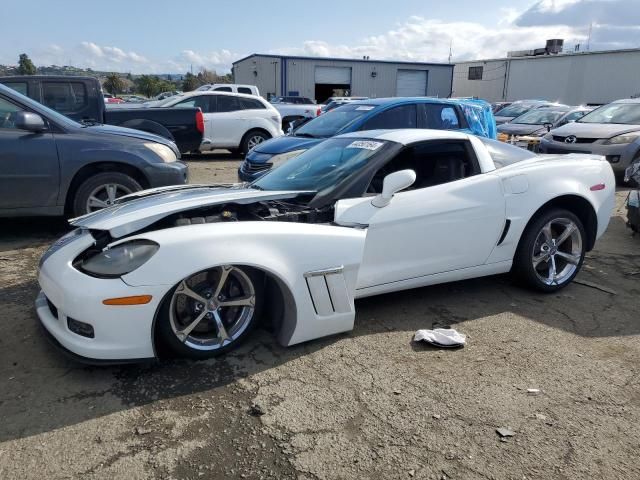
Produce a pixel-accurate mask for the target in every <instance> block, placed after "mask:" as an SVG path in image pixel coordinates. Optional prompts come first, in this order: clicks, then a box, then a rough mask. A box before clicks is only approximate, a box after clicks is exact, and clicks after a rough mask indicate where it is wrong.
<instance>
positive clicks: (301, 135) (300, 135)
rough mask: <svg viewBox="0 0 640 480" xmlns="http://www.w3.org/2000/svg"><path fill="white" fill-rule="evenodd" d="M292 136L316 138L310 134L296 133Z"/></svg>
mask: <svg viewBox="0 0 640 480" xmlns="http://www.w3.org/2000/svg"><path fill="white" fill-rule="evenodd" d="M294 136H296V137H305V138H317V137H316V136H315V135H312V134H310V133H296V134H295V135H294Z"/></svg>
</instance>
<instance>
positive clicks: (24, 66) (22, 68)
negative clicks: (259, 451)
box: [18, 53, 37, 75]
mask: <svg viewBox="0 0 640 480" xmlns="http://www.w3.org/2000/svg"><path fill="white" fill-rule="evenodd" d="M36 72H37V69H36V66H35V65H34V64H33V62H32V61H31V59H30V58H29V55H27V54H26V53H21V54H20V57H19V59H18V74H20V75H35V74H36Z"/></svg>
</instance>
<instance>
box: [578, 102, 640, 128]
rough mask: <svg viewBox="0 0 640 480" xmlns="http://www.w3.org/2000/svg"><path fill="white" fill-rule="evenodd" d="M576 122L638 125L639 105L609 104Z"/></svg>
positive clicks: (639, 119)
mask: <svg viewBox="0 0 640 480" xmlns="http://www.w3.org/2000/svg"><path fill="white" fill-rule="evenodd" d="M578 122H579V123H618V124H622V125H640V103H610V104H609V105H605V106H604V107H600V108H597V109H595V110H594V111H593V112H591V113H587V114H586V115H585V116H584V117H582V118H581V119H580V120H578Z"/></svg>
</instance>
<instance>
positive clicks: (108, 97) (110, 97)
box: [102, 93, 124, 104]
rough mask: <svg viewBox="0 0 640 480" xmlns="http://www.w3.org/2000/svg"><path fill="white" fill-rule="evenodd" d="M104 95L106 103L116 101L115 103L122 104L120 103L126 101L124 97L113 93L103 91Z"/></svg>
mask: <svg viewBox="0 0 640 480" xmlns="http://www.w3.org/2000/svg"><path fill="white" fill-rule="evenodd" d="M102 96H103V97H104V103H106V104H110V103H115V104H120V103H124V99H122V98H120V97H116V96H114V95H111V94H110V93H103V94H102Z"/></svg>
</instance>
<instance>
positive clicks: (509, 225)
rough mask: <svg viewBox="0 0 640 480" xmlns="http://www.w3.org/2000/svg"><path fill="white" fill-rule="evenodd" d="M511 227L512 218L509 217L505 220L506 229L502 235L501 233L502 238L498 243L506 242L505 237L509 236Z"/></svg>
mask: <svg viewBox="0 0 640 480" xmlns="http://www.w3.org/2000/svg"><path fill="white" fill-rule="evenodd" d="M509 227H511V220H509V219H508V218H507V221H506V222H504V230H502V235H500V240H498V243H497V245H500V244H501V243H502V242H504V239H505V238H506V237H507V233H509Z"/></svg>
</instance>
